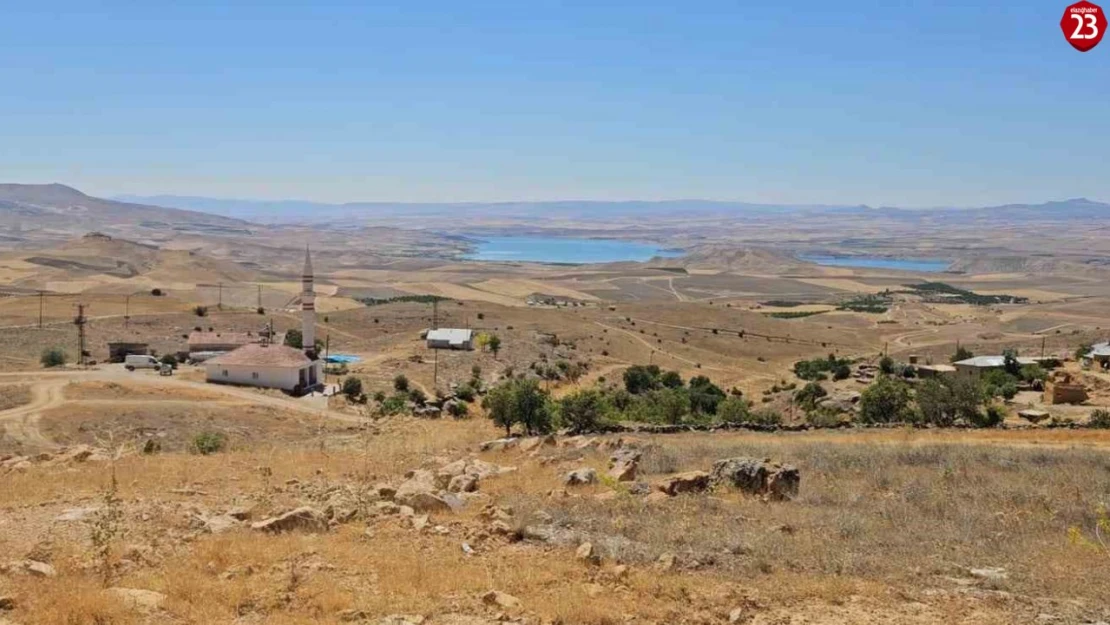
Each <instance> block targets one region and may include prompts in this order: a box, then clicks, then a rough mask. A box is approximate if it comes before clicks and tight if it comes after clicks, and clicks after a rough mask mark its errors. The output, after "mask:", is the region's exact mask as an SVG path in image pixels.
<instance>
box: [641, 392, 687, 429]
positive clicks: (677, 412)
mask: <svg viewBox="0 0 1110 625" xmlns="http://www.w3.org/2000/svg"><path fill="white" fill-rule="evenodd" d="M648 398H649V401H650V402H651V403H652V404H653V405H654V407H655V414H656V415H658V418H659V419H660V420H661V421H663V422H664V423H670V424H679V423H682V421H683V419H684V418H685V417H686V415H688V414H690V394H689V393H688V392H687V391H686V389H681V388H664V389H658V390H654V391H652V392H651V393H649V395H648Z"/></svg>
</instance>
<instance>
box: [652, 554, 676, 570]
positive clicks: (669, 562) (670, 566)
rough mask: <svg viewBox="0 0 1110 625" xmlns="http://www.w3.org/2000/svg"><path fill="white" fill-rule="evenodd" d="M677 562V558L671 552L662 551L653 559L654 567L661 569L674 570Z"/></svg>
mask: <svg viewBox="0 0 1110 625" xmlns="http://www.w3.org/2000/svg"><path fill="white" fill-rule="evenodd" d="M677 564H678V558H676V557H675V555H674V554H673V553H664V554H663V555H661V556H659V559H657V560H656V561H655V566H656V568H658V569H659V570H662V571H671V570H674V567H675V565H677Z"/></svg>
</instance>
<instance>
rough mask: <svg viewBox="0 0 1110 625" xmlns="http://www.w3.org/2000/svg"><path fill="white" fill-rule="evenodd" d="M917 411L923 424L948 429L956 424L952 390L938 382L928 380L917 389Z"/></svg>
mask: <svg viewBox="0 0 1110 625" xmlns="http://www.w3.org/2000/svg"><path fill="white" fill-rule="evenodd" d="M917 409H918V411H919V412H920V413H921V419H922V420H923V421H924V422H925V423H928V424H931V425H938V426H941V427H948V426H951V425H953V424H954V423H955V422H956V402H955V398H954V397H953V396H952V389H951V388H950V387H949V386H948V385H947V384H945V383H943V382H941V381H940V380H937V379H928V380H925V381H923V382H922V383H921V384H920V385H919V386H918V387H917Z"/></svg>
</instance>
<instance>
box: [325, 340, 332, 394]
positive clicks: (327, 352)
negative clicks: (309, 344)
mask: <svg viewBox="0 0 1110 625" xmlns="http://www.w3.org/2000/svg"><path fill="white" fill-rule="evenodd" d="M330 355H331V332H328V333H327V334H325V335H324V390H325V391H327V386H328V356H330Z"/></svg>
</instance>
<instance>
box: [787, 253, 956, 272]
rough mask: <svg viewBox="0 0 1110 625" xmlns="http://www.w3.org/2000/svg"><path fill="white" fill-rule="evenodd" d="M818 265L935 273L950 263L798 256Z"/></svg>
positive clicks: (913, 259)
mask: <svg viewBox="0 0 1110 625" xmlns="http://www.w3.org/2000/svg"><path fill="white" fill-rule="evenodd" d="M798 258H799V260H804V261H806V262H810V263H816V264H818V265H826V266H829V267H860V268H864V269H899V270H902V271H924V272H928V273H937V272H941V271H945V270H947V269H948V267H949V265H951V264H952V263H951V262H949V261H947V260H936V259H927V258H881V257H878V256H815V255H803V256H799V257H798Z"/></svg>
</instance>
